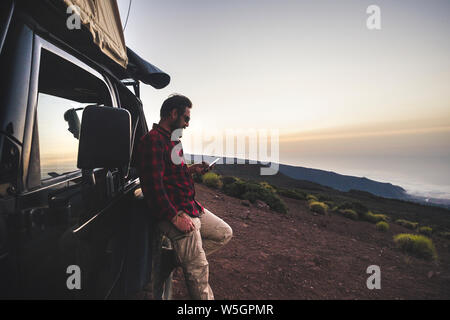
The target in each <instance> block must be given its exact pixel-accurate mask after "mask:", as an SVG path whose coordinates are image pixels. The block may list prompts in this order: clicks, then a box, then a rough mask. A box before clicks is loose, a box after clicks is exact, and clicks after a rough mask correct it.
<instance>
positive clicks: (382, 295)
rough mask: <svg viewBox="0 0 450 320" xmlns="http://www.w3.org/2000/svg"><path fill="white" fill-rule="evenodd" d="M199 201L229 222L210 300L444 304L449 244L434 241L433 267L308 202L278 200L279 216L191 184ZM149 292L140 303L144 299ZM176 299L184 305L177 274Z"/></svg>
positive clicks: (365, 226)
mask: <svg viewBox="0 0 450 320" xmlns="http://www.w3.org/2000/svg"><path fill="white" fill-rule="evenodd" d="M196 190H197V199H198V200H199V201H201V202H202V204H204V205H205V207H207V208H208V209H209V210H211V211H212V212H214V213H215V214H217V215H218V216H220V217H221V218H223V219H224V220H225V221H227V222H228V223H229V224H230V226H231V227H232V228H233V230H234V236H233V239H232V240H231V241H230V243H229V244H228V245H227V246H226V247H225V248H223V249H222V251H219V252H217V253H214V254H213V255H211V256H210V257H209V263H210V283H211V287H212V289H213V291H214V294H215V297H216V299H450V250H449V248H450V247H449V245H450V241H449V240H445V239H440V238H435V239H433V241H434V242H435V245H436V248H437V251H438V255H439V260H438V261H437V262H429V261H425V260H422V259H418V258H415V257H412V256H410V255H407V254H405V253H403V252H401V251H399V250H398V249H397V248H396V247H395V245H394V243H393V241H392V237H393V235H394V234H398V233H403V232H410V230H408V229H405V228H403V227H401V226H398V225H395V224H391V229H390V231H388V232H387V233H382V232H379V231H376V230H375V226H374V225H373V224H370V223H368V222H361V221H352V220H349V219H346V218H344V217H341V216H338V215H334V214H332V215H329V216H321V215H313V214H312V213H311V211H310V210H309V209H308V207H307V203H306V201H301V200H293V199H289V198H284V197H283V200H284V201H285V202H286V204H287V206H288V207H289V213H288V214H279V213H275V212H273V211H271V210H270V209H268V208H259V207H257V206H255V205H251V206H250V207H246V206H243V205H242V204H241V200H239V199H236V198H232V197H229V196H227V195H225V194H223V193H222V192H220V191H218V190H214V189H209V188H207V187H205V186H204V185H202V184H197V185H196ZM369 265H378V266H380V268H381V290H369V289H367V287H366V280H367V278H368V276H369V275H368V274H366V269H367V267H368V266H369ZM149 296H150V295H149V292H148V291H146V292H143V293H142V295H141V297H142V298H148V297H149ZM174 298H175V299H187V298H188V295H187V292H186V288H185V285H184V278H183V276H182V272H181V269H178V270H177V271H176V274H175V280H174Z"/></svg>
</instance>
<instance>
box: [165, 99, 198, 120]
mask: <svg viewBox="0 0 450 320" xmlns="http://www.w3.org/2000/svg"><path fill="white" fill-rule="evenodd" d="M186 108H192V102H191V100H189V98H187V97H185V96H183V95H181V94H172V95H170V96H169V98H167V99H166V100H165V101H164V102H163V104H162V106H161V111H160V116H161V119H167V118H168V117H169V115H170V113H171V112H172V110H173V109H177V111H178V116H180V115H182V114H184V112H185V111H186Z"/></svg>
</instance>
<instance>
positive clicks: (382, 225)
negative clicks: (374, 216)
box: [375, 221, 389, 232]
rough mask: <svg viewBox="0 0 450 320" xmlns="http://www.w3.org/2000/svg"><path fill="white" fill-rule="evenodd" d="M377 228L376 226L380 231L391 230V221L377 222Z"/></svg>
mask: <svg viewBox="0 0 450 320" xmlns="http://www.w3.org/2000/svg"><path fill="white" fill-rule="evenodd" d="M375 228H376V229H377V230H378V231H381V232H386V231H388V230H389V223H387V222H385V221H380V222H377V224H376V225H375Z"/></svg>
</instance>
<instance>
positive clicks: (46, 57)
mask: <svg viewBox="0 0 450 320" xmlns="http://www.w3.org/2000/svg"><path fill="white" fill-rule="evenodd" d="M34 51H35V52H34V55H33V56H34V59H33V74H32V77H34V78H35V81H36V83H37V85H36V87H35V88H34V89H33V87H32V89H31V90H32V91H30V97H31V99H30V104H29V106H28V107H29V110H28V114H29V115H30V116H31V117H32V119H31V120H30V121H28V122H27V123H28V127H27V128H26V130H28V131H29V132H31V139H29V142H28V144H29V145H28V146H27V145H24V150H28V152H24V154H23V167H24V171H23V172H24V185H25V187H24V190H23V191H22V192H21V193H20V194H19V195H18V202H17V204H18V205H17V211H18V214H17V219H16V220H17V225H18V226H20V228H19V232H18V236H17V242H18V243H17V248H18V249H17V257H18V266H19V271H20V282H21V283H20V285H19V287H20V294H19V296H20V297H23V298H77V297H80V298H105V297H107V296H108V294H109V293H110V292H111V290H112V289H113V286H114V282H115V280H116V279H117V278H118V274H119V273H120V267H121V265H122V263H123V256H124V254H125V251H124V248H125V246H124V244H126V237H127V231H128V229H127V216H126V215H125V214H124V213H125V212H126V203H127V201H128V200H129V199H128V198H127V197H129V196H127V194H125V193H124V192H114V193H113V191H114V190H116V191H118V190H119V184H120V174H119V170H112V171H107V170H105V169H103V168H98V169H95V170H94V172H93V175H94V176H95V178H96V179H95V180H96V183H95V185H92V186H89V185H86V183H84V180H83V175H82V172H81V171H80V170H79V169H78V168H77V152H78V138H79V128H80V123H81V121H82V116H81V114H82V111H83V109H84V108H85V107H86V106H87V105H105V106H110V107H117V103H116V100H115V96H114V92H113V91H112V90H111V88H110V87H109V86H108V84H107V82H106V81H105V79H104V77H103V76H102V74H100V73H99V72H97V71H96V70H94V69H92V68H91V67H89V66H88V65H87V64H85V63H83V62H82V61H81V60H79V59H78V58H75V57H74V56H72V55H70V54H68V53H67V52H65V51H63V50H61V49H60V48H58V47H56V46H54V45H53V44H51V43H49V42H47V41H46V40H43V39H42V38H40V37H38V36H35V45H34ZM105 121H107V119H105ZM111 187H112V189H111ZM127 199H128V200H127Z"/></svg>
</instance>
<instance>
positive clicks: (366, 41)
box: [118, 0, 450, 198]
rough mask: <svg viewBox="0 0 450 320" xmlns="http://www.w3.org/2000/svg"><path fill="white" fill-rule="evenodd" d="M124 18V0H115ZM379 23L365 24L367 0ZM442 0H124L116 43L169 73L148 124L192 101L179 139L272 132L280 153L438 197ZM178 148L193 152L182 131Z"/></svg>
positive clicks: (445, 91)
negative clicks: (180, 99) (169, 105)
mask: <svg viewBox="0 0 450 320" xmlns="http://www.w3.org/2000/svg"><path fill="white" fill-rule="evenodd" d="M118 3H119V7H120V12H121V16H122V22H123V23H125V18H126V15H127V9H128V3H129V0H118ZM372 4H375V5H378V6H379V7H380V9H381V30H368V29H367V27H366V20H367V18H368V17H369V14H367V13H366V9H367V7H368V6H369V5H372ZM449 39H450V1H448V0H443V1H393V0H390V1H362V0H357V1H356V0H355V1H347V0H345V1H332V0H330V1H321V0H318V1H317V0H316V1H312V0H310V1H300V0H297V1H275V0H272V1H265V0H258V1H256V0H253V1H250V0H229V1H215V0H193V1H183V0H177V1H148V0H133V2H132V6H131V10H130V16H129V20H128V24H127V27H126V30H125V40H126V44H127V45H128V46H129V47H131V48H133V50H135V51H136V52H137V53H139V54H140V55H141V56H142V57H145V58H146V59H148V60H149V61H150V62H152V63H153V64H155V65H156V66H158V67H159V68H161V69H162V70H164V71H166V72H167V73H168V74H170V76H171V78H172V81H171V83H170V85H169V86H168V87H167V88H164V89H162V90H155V89H153V88H151V87H145V88H142V100H143V102H144V109H145V111H146V116H147V121H148V122H149V123H152V122H158V120H159V108H160V106H161V103H162V101H163V100H164V99H165V98H167V96H168V95H169V94H171V93H174V92H178V93H182V94H184V95H187V96H188V97H189V98H191V100H192V101H193V103H194V107H193V109H192V111H191V114H192V117H191V118H192V121H191V124H190V127H189V129H188V130H186V132H185V136H184V139H185V140H186V141H192V140H193V139H198V137H200V138H201V136H202V133H205V132H211V131H213V132H219V133H220V132H224V131H225V130H226V129H230V128H231V129H242V128H254V129H269V128H275V129H279V131H280V159H279V160H280V162H281V163H285V164H293V165H299V166H305V167H312V168H318V169H326V170H331V171H335V172H338V173H343V174H350V175H358V176H366V177H368V178H372V179H376V180H380V181H388V182H392V183H396V184H399V185H401V186H403V187H405V188H406V189H407V190H409V191H411V192H416V191H420V192H421V193H422V194H424V193H427V194H430V195H432V196H439V197H448V198H450V40H449ZM184 145H185V151H186V152H193V153H195V152H197V153H199V152H202V150H195V148H194V146H192V145H191V144H189V143H187V142H185V143H184Z"/></svg>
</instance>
